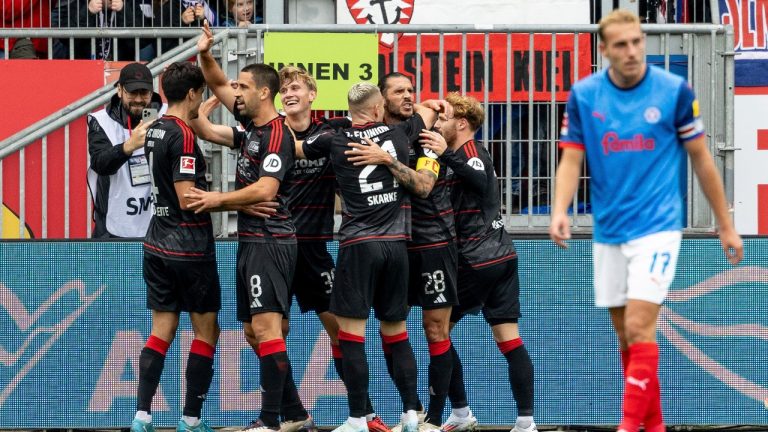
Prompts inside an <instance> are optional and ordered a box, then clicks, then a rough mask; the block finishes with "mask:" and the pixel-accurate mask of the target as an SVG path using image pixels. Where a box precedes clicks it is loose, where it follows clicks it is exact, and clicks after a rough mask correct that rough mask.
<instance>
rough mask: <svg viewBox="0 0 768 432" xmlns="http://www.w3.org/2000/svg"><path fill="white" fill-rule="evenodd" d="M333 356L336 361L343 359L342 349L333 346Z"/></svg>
mask: <svg viewBox="0 0 768 432" xmlns="http://www.w3.org/2000/svg"><path fill="white" fill-rule="evenodd" d="M331 355H332V356H333V358H335V359H340V358H343V357H344V356H343V355H342V354H341V347H340V346H338V345H334V344H331Z"/></svg>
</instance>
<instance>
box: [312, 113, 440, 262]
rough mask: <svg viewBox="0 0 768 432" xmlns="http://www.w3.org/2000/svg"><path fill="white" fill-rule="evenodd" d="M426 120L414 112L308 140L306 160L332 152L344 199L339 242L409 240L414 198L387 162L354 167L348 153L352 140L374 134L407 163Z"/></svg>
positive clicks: (374, 139)
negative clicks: (400, 118)
mask: <svg viewBox="0 0 768 432" xmlns="http://www.w3.org/2000/svg"><path fill="white" fill-rule="evenodd" d="M424 127H425V126H424V120H423V119H422V118H421V116H419V115H414V116H413V117H411V118H410V119H408V120H407V121H405V122H402V123H399V124H397V125H395V126H387V125H385V124H384V123H373V122H372V123H367V124H364V125H353V126H352V127H351V128H346V129H342V130H341V131H340V132H339V133H334V132H325V133H321V134H319V135H313V136H311V137H309V138H307V139H306V140H305V141H304V144H303V150H304V154H305V156H306V157H307V159H310V160H311V159H318V158H321V157H323V156H328V155H330V157H331V163H332V164H333V169H334V171H335V172H336V178H337V181H338V184H339V189H340V191H341V198H342V222H341V228H340V229H339V235H340V246H342V247H343V246H347V245H350V244H355V243H360V242H366V241H398V240H406V239H407V238H408V237H409V235H410V220H409V219H410V212H409V211H407V210H408V208H409V207H410V201H409V198H408V195H407V193H406V190H405V189H404V188H403V187H402V186H401V185H400V184H399V183H398V182H397V180H396V179H395V177H394V176H393V175H392V173H391V172H390V171H389V169H388V168H387V167H386V166H383V165H364V166H354V165H352V163H351V162H349V161H348V160H347V155H346V154H345V153H344V152H345V151H347V150H350V149H351V147H349V145H348V144H349V142H351V141H354V142H358V143H364V141H363V138H370V139H371V140H372V141H374V142H375V143H377V144H378V145H379V146H381V148H382V149H383V150H385V151H387V152H389V153H390V154H391V155H392V156H394V157H396V158H397V160H398V161H399V162H400V163H402V164H404V165H408V153H409V147H410V145H411V142H413V141H414V140H417V139H418V136H419V132H420V131H421V130H422V129H423V128H424Z"/></svg>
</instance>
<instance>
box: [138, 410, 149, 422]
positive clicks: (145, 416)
mask: <svg viewBox="0 0 768 432" xmlns="http://www.w3.org/2000/svg"><path fill="white" fill-rule="evenodd" d="M135 418H137V419H139V420H141V421H143V422H147V423H152V414H150V413H148V412H146V411H136V416H135Z"/></svg>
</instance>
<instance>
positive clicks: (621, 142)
mask: <svg viewBox="0 0 768 432" xmlns="http://www.w3.org/2000/svg"><path fill="white" fill-rule="evenodd" d="M601 144H602V146H603V154H604V155H606V156H607V155H609V154H611V153H619V152H641V151H653V150H654V149H655V148H656V141H654V139H653V138H646V137H645V136H643V134H635V135H634V136H633V137H632V138H630V139H621V138H619V134H617V133H616V132H613V131H611V132H606V134H605V135H603V139H602V140H601Z"/></svg>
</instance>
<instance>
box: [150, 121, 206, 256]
mask: <svg viewBox="0 0 768 432" xmlns="http://www.w3.org/2000/svg"><path fill="white" fill-rule="evenodd" d="M144 152H145V154H146V156H147V162H148V164H149V172H150V179H151V184H152V195H153V201H154V203H155V213H154V215H152V219H151V221H150V223H149V228H148V229H147V235H146V237H145V239H144V251H145V252H147V253H150V254H153V255H158V256H161V257H163V258H170V259H179V260H199V261H204V260H212V259H215V257H216V251H215V246H214V241H213V225H212V224H211V215H210V214H208V213H200V214H195V212H194V211H188V210H182V209H181V206H180V205H179V199H178V196H177V195H176V188H175V187H174V184H175V183H176V182H177V181H185V180H190V181H194V182H195V187H196V188H198V189H203V190H206V189H208V186H207V183H206V181H205V159H204V158H203V153H202V151H200V147H199V146H198V145H197V141H196V139H195V134H194V133H193V132H192V129H190V127H189V126H188V125H187V124H186V123H184V121H182V120H181V119H179V118H177V117H173V116H167V115H166V116H163V117H161V118H160V119H159V120H157V121H156V122H155V123H154V124H153V125H152V127H150V128H149V129H148V130H147V136H146V139H145V141H144Z"/></svg>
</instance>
